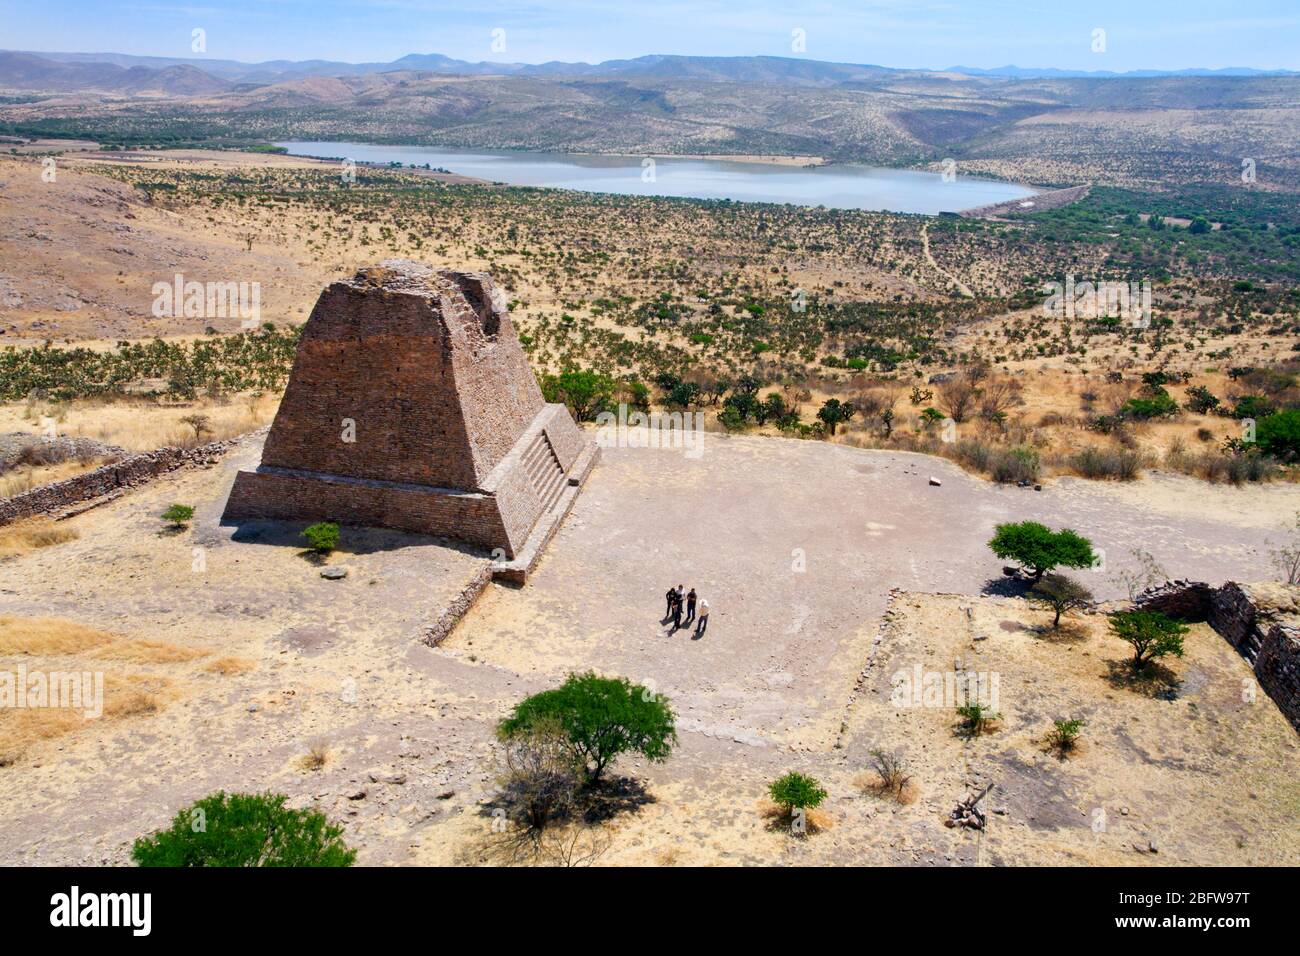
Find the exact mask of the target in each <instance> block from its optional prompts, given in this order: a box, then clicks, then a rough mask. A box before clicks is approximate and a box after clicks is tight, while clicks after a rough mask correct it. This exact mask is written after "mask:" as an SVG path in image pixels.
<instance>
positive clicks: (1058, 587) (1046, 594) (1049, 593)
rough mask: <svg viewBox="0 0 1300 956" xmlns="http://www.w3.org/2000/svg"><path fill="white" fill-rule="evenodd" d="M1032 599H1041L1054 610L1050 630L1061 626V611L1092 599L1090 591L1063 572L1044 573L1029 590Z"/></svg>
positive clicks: (1071, 608)
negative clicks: (1054, 614)
mask: <svg viewBox="0 0 1300 956" xmlns="http://www.w3.org/2000/svg"><path fill="white" fill-rule="evenodd" d="M1029 596H1030V597H1031V598H1033V599H1034V600H1037V601H1041V602H1043V603H1044V604H1046V605H1047V606H1048V607H1050V608H1051V609H1052V610H1053V611H1055V612H1056V616H1055V617H1054V618H1052V630H1056V629H1057V628H1059V627H1060V626H1061V613H1062V612H1063V611H1071V610H1073V609H1075V608H1077V607H1083V606H1084V605H1086V604H1089V603H1090V602H1091V601H1092V592H1091V591H1089V590H1088V589H1087V588H1086V587H1084V586H1083V585H1082V584H1080V583H1079V582H1078V581H1075V580H1073V579H1071V578H1067V577H1066V576H1065V575H1064V574H1046V575H1044V576H1043V579H1042V580H1041V581H1039V582H1038V583H1037V584H1035V585H1034V587H1033V589H1032V590H1031V591H1030V592H1029Z"/></svg>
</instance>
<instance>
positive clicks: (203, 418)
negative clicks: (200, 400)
mask: <svg viewBox="0 0 1300 956" xmlns="http://www.w3.org/2000/svg"><path fill="white" fill-rule="evenodd" d="M211 421H212V419H210V418H208V416H207V415H186V416H184V417H183V418H181V422H182V423H184V424H186V425H189V426H190V428H192V429H194V441H195V442H196V443H197V442H200V441H202V440H203V436H204V435H211V434H212V425H211Z"/></svg>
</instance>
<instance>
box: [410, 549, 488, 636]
mask: <svg viewBox="0 0 1300 956" xmlns="http://www.w3.org/2000/svg"><path fill="white" fill-rule="evenodd" d="M491 582H492V566H491V565H484V566H483V569H482V570H481V571H479V572H478V573H477V574H476V575H474V578H473V580H472V581H470V582H469V584H467V585H465V587H463V588H461V592H460V594H458V595H456V597H455V599H454V600H453V601H452V602H451V603H450V604H448V605H447V606H446V607H445V608H443V609H442V613H441V614H439V615H438V619H437V620H436V621H434V622H433V623H432V624H430V625H429V626H428V627H426V628H425V629H424V633H423V634H422V635H421V636H420V640H421V641H423V642H424V643H425V644H428V645H429V646H430V647H437V646H438V645H439V644H441V643H442V642H443V641H445V640H446V639H447V635H448V634H450V633H451V632H452V631H454V630H455V629H456V625H457V624H459V623H460V619H461V618H463V617H464V616H465V615H466V614H468V613H469V609H470V608H471V607H473V606H474V602H475V601H477V600H478V596H479V595H480V594H482V593H483V589H484V588H486V587H487V586H488V584H490V583H491Z"/></svg>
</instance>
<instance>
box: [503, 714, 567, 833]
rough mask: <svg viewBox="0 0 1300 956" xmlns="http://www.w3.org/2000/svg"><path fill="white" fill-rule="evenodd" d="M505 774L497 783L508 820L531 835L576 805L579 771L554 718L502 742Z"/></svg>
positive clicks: (527, 728) (562, 728)
mask: <svg viewBox="0 0 1300 956" xmlns="http://www.w3.org/2000/svg"><path fill="white" fill-rule="evenodd" d="M505 766H506V772H505V774H504V776H503V777H502V779H501V781H500V786H501V794H502V799H503V801H504V802H505V804H506V806H507V812H508V814H509V816H510V818H511V819H512V820H513V821H514V822H515V823H516V824H517V825H519V826H521V827H523V828H524V829H526V830H529V831H531V832H534V833H538V832H540V831H542V830H544V829H545V828H546V826H547V824H549V823H550V821H551V820H552V819H554V818H556V817H561V816H564V815H565V814H567V813H568V812H569V811H570V810H571V809H572V807H573V806H574V804H575V803H576V802H577V798H578V791H579V789H580V788H581V786H582V768H581V767H580V766H579V765H578V761H577V760H576V759H575V758H574V752H573V748H572V746H570V744H569V736H568V733H567V732H566V731H565V729H564V726H563V725H562V724H561V723H560V721H558V720H556V719H555V718H553V717H552V718H541V719H539V720H538V721H537V722H535V723H534V724H532V725H531V726H529V727H526V728H524V729H522V730H521V731H520V732H519V733H517V734H515V735H514V736H513V737H510V738H507V739H506V741H505Z"/></svg>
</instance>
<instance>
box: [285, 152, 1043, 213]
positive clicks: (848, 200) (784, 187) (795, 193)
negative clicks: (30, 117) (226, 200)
mask: <svg viewBox="0 0 1300 956" xmlns="http://www.w3.org/2000/svg"><path fill="white" fill-rule="evenodd" d="M276 145H277V146H283V147H285V148H286V149H288V151H289V152H290V153H292V154H293V155H295V156H313V157H319V158H324V159H343V158H346V159H352V160H355V161H356V162H365V163H380V164H387V163H402V164H403V165H409V166H424V165H425V164H426V163H427V164H428V165H430V166H432V167H433V168H435V169H446V170H449V171H451V172H453V173H460V174H461V175H463V176H473V177H476V178H478V179H486V180H489V181H491V182H501V183H508V184H509V185H511V186H544V187H547V188H551V189H576V190H579V191H582V192H600V193H618V194H620V195H626V196H677V197H682V198H689V199H731V200H734V201H736V202H771V203H793V204H794V205H798V206H827V207H829V208H832V209H875V210H887V211H889V212H905V213H924V214H927V215H935V214H937V213H940V212H945V211H951V212H956V211H959V210H962V209H973V208H975V207H976V206H984V205H988V204H990V203H998V202H1006V201H1008V200H1012V199H1020V198H1022V197H1027V196H1032V195H1034V192H1035V190H1033V189H1030V188H1028V187H1026V186H1019V185H1016V184H1014V183H1001V182H994V181H991V180H986V179H974V178H970V177H967V176H962V175H960V169H959V174H958V175H957V177H956V178H955V179H954V180H952V181H951V182H945V181H944V179H943V177H942V176H941V175H939V174H938V173H928V172H917V171H914V170H902V169H883V168H879V167H875V166H856V165H832V166H807V167H803V166H779V165H776V164H775V163H758V162H738V161H736V160H730V159H665V158H660V157H656V158H655V159H654V160H653V163H654V165H653V167H652V168H650V169H647V168H646V166H644V165H643V164H644V163H646V160H645V159H643V158H642V157H640V156H594V155H584V154H573V153H530V152H511V151H494V150H460V149H444V148H440V147H426V146H371V145H368V144H365V143H328V142H282V143H277V144H276Z"/></svg>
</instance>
